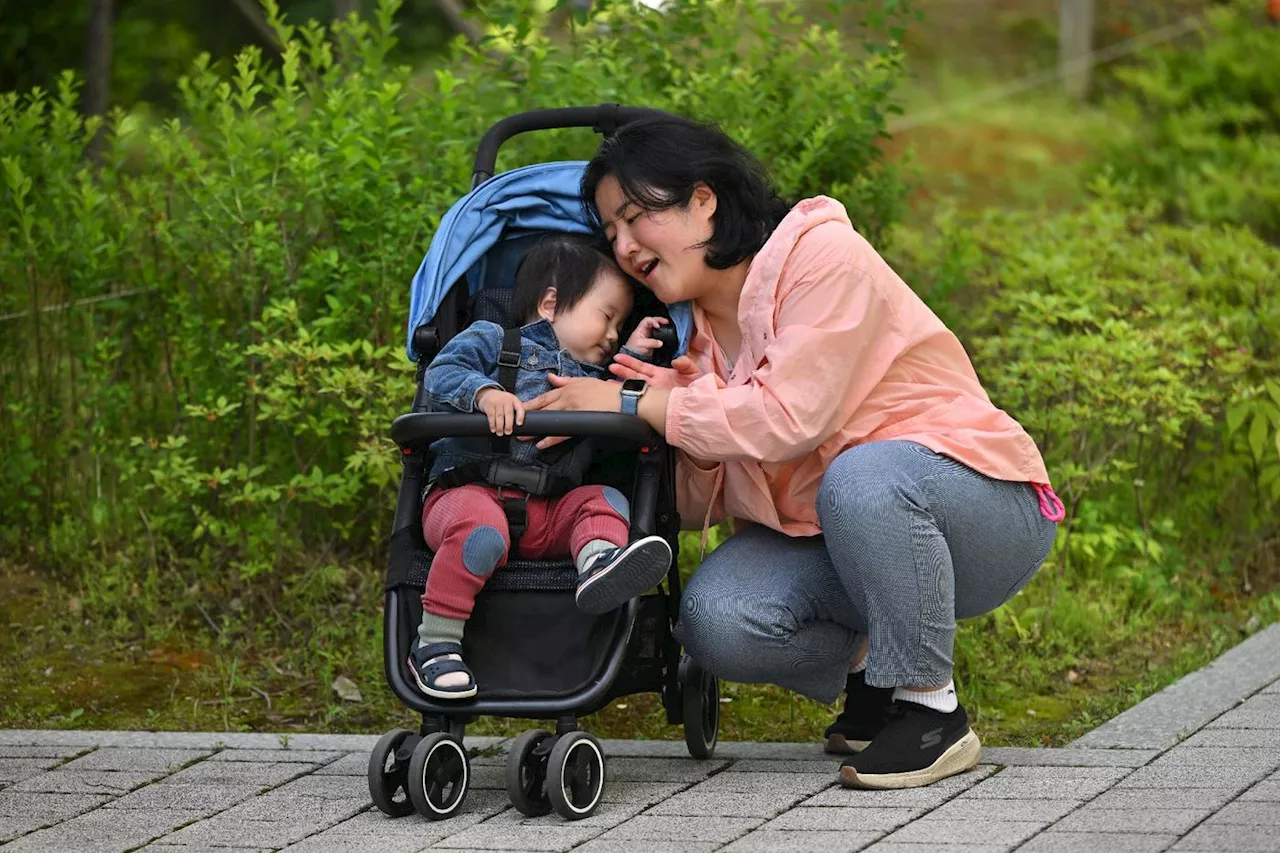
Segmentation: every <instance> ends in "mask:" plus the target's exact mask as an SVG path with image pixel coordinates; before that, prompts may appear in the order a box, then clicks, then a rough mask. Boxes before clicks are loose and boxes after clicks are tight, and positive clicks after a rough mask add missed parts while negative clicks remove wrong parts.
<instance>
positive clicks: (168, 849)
mask: <svg viewBox="0 0 1280 853" xmlns="http://www.w3.org/2000/svg"><path fill="white" fill-rule="evenodd" d="M163 840H164V839H161V841H163ZM138 850H139V851H143V853H271V848H270V847H204V846H197V847H190V846H187V845H185V844H183V845H176V844H160V843H158V842H154V841H153V842H152V843H150V844H148V845H147V846H146V847H139V848H138Z"/></svg>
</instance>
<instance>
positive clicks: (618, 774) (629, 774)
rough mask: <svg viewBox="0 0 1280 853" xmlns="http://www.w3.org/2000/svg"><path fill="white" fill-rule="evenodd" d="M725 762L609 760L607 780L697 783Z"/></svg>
mask: <svg viewBox="0 0 1280 853" xmlns="http://www.w3.org/2000/svg"><path fill="white" fill-rule="evenodd" d="M726 764H728V762H727V761H680V760H677V759H669V758H618V759H610V760H609V764H608V770H607V771H606V773H607V778H608V779H611V780H616V781H618V782H699V781H701V780H703V779H705V778H706V777H707V776H709V775H710V774H712V773H714V772H715V771H717V770H720V769H721V768H723V767H724V766H725V765H726Z"/></svg>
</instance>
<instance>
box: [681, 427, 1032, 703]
mask: <svg viewBox="0 0 1280 853" xmlns="http://www.w3.org/2000/svg"><path fill="white" fill-rule="evenodd" d="M818 517H819V519H820V521H821V525H822V530H823V533H822V535H820V536H811V537H789V536H786V535H785V534H782V533H779V532H777V531H775V530H770V529H768V528H765V527H759V526H755V527H750V528H747V529H746V530H744V531H743V532H741V533H738V534H736V535H734V536H732V537H731V538H730V539H729V540H728V541H727V542H725V543H724V544H722V545H721V546H720V547H719V548H717V549H716V550H714V551H713V552H711V553H710V554H709V555H708V556H707V557H706V559H705V560H704V561H703V563H702V565H701V566H700V567H699V568H698V570H697V572H696V573H695V574H694V576H693V578H692V579H691V580H690V582H689V584H688V586H687V587H686V589H685V592H684V597H683V598H682V599H681V602H680V618H679V620H678V622H677V625H676V630H675V636H676V639H677V640H679V642H680V644H681V645H682V646H684V648H685V649H686V650H687V651H688V653H689V654H690V655H691V656H692V657H693V658H694V659H695V660H697V661H698V662H699V663H701V664H702V665H703V666H704V667H706V668H707V669H708V670H710V671H711V672H713V673H715V674H716V675H718V676H720V677H721V678H725V679H728V680H731V681H739V682H746V683H762V682H763V683H770V684H777V685H780V686H782V687H785V688H787V689H789V690H794V691H796V692H797V693H801V694H804V695H805V696H809V697H811V698H813V699H817V700H818V701H820V702H833V701H835V700H836V699H837V698H838V697H839V696H840V693H841V691H843V689H844V686H845V679H846V677H847V675H848V669H849V663H850V662H851V660H852V659H853V655H854V652H855V649H856V648H857V646H858V644H859V639H860V637H861V636H863V635H867V636H868V637H869V640H870V648H869V653H868V656H867V670H866V680H867V683H868V684H870V685H872V686H874V687H927V686H933V685H941V684H946V683H947V682H948V681H949V680H951V670H952V647H953V644H954V642H955V629H956V620H957V619H965V618H969V617H972V616H978V615H981V614H983V613H987V612H988V611H991V610H994V609H995V608H997V607H999V606H1000V605H1001V604H1003V603H1005V602H1006V601H1008V600H1009V599H1010V598H1012V597H1013V595H1014V594H1015V593H1016V592H1017V591H1018V590H1020V589H1021V588H1022V587H1023V586H1025V585H1026V583H1027V582H1028V581H1030V580H1031V578H1032V576H1033V575H1035V573H1036V570H1037V569H1039V567H1040V564H1041V563H1043V562H1044V559H1045V557H1047V556H1048V554H1049V549H1050V547H1051V546H1052V545H1053V539H1054V535H1055V533H1056V532H1057V525H1056V524H1055V523H1054V522H1052V521H1049V520H1047V519H1046V518H1045V517H1044V516H1043V515H1042V514H1041V511H1040V506H1039V500H1038V498H1037V495H1036V493H1035V492H1034V491H1033V490H1032V488H1031V486H1030V485H1029V484H1027V483H1014V482H1008V481H1004V480H993V479H991V478H989V477H986V476H984V475H982V474H980V473H978V472H977V471H974V470H973V469H971V468H969V467H967V466H966V465H963V464H961V463H959V462H956V461H954V460H952V459H949V458H947V457H944V456H940V455H939V454H937V453H934V452H933V451H931V450H929V449H928V448H926V447H923V446H921V445H919V444H915V443H914V442H909V441H881V442H871V443H868V444H863V445H858V446H856V447H853V448H850V449H849V450H847V451H845V452H844V453H842V454H841V455H840V456H839V457H837V458H836V459H835V461H834V462H832V464H831V467H830V468H828V469H827V472H826V474H825V475H824V476H823V480H822V485H821V487H820V489H819V492H818Z"/></svg>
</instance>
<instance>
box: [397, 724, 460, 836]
mask: <svg viewBox="0 0 1280 853" xmlns="http://www.w3.org/2000/svg"><path fill="white" fill-rule="evenodd" d="M470 783H471V761H470V759H469V758H468V757H467V751H466V750H465V749H463V747H462V744H461V743H460V742H459V741H457V740H456V739H455V738H454V737H453V736H452V735H450V734H447V733H445V732H434V733H432V734H429V735H427V736H426V737H424V738H423V739H422V740H421V741H419V742H418V745H417V746H416V747H414V750H413V757H412V758H410V759H409V774H408V778H407V780H406V787H407V788H408V790H409V799H410V800H411V801H412V802H413V807H414V809H415V810H417V812H418V814H420V815H422V816H423V817H425V818H427V819H429V820H444V819H445V818H447V817H453V816H454V815H455V814H457V813H458V810H459V809H460V808H461V807H462V801H463V800H465V799H466V797H467V788H468V786H469V785H470Z"/></svg>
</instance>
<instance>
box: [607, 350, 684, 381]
mask: <svg viewBox="0 0 1280 853" xmlns="http://www.w3.org/2000/svg"><path fill="white" fill-rule="evenodd" d="M609 372H610V373H612V374H613V375H614V376H616V377H618V378H619V379H643V380H644V381H645V382H648V383H649V384H650V385H652V386H653V387H654V388H683V387H685V386H686V385H690V384H692V382H693V381H694V380H695V379H697V378H698V377H699V376H701V375H702V374H701V373H700V372H699V371H698V368H697V367H695V366H694V364H693V359H691V358H689V357H688V356H687V355H682V356H680V357H679V358H677V359H676V360H675V361H673V362H671V366H670V367H658V366H657V365H656V364H649V363H648V362H644V361H641V360H640V359H638V358H633V357H632V356H629V355H627V354H626V353H618V354H617V355H615V356H614V357H613V364H611V365H609Z"/></svg>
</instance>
